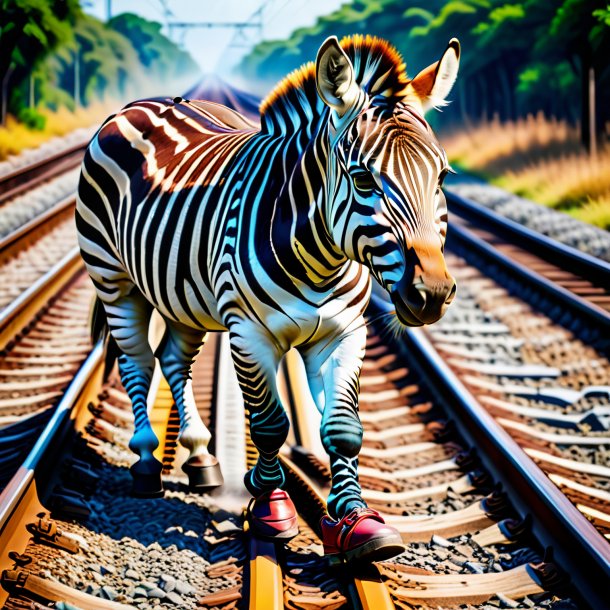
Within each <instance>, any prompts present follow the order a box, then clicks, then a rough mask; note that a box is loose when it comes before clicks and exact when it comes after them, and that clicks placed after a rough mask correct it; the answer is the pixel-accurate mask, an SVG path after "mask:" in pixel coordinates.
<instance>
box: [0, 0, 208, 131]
mask: <svg viewBox="0 0 610 610" xmlns="http://www.w3.org/2000/svg"><path fill="white" fill-rule="evenodd" d="M0 5H1V6H2V10H3V13H2V19H1V20H0V81H2V82H4V87H3V94H5V97H8V110H9V112H12V113H13V114H14V115H15V116H18V117H22V118H23V120H24V121H27V123H28V124H29V125H31V126H32V127H33V128H34V127H35V128H40V127H41V121H42V118H41V117H40V115H38V119H37V118H36V116H37V114H36V109H38V108H49V109H51V110H57V109H58V108H60V107H66V108H68V109H70V110H74V109H75V108H77V107H78V106H79V105H81V104H84V105H90V104H93V103H96V102H99V101H102V102H103V101H104V100H105V99H107V98H117V99H126V98H133V97H141V96H142V95H154V94H160V93H162V92H163V91H160V90H159V87H160V86H168V85H169V86H171V85H170V83H172V82H174V81H175V80H176V79H177V78H182V81H181V82H180V83H179V84H176V86H178V87H182V86H186V85H187V84H191V83H192V81H193V80H194V78H195V74H196V71H197V66H196V64H195V62H194V61H193V59H192V58H191V57H190V55H189V54H188V53H186V52H184V51H182V50H181V49H179V48H178V47H177V46H176V45H175V44H174V43H172V42H171V41H170V40H168V39H167V38H165V36H163V35H162V34H161V26H160V24H158V23H155V22H152V21H147V20H145V19H142V18H140V17H137V16H135V15H131V14H125V15H119V16H117V17H115V18H113V19H112V20H111V21H110V22H109V23H103V22H101V21H99V20H98V19H96V18H94V17H92V16H90V15H87V14H85V13H84V12H83V11H82V10H81V8H80V5H79V2H78V0H0ZM187 79H188V80H187ZM8 91H10V94H8V93H6V92H8ZM3 101H4V102H6V101H7V100H3ZM5 105H6V104H5V103H3V104H2V109H3V116H2V117H1V120H2V122H3V121H4V118H5V117H4V107H5ZM26 108H27V109H28V110H27V111H26V110H25V109H26Z"/></svg>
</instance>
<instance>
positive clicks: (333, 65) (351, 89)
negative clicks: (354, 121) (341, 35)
mask: <svg viewBox="0 0 610 610" xmlns="http://www.w3.org/2000/svg"><path fill="white" fill-rule="evenodd" d="M316 87H317V89H318V94H319V96H320V97H321V98H322V101H323V102H324V103H325V104H326V105H327V106H330V107H331V108H334V109H335V110H336V111H337V112H338V113H339V116H343V115H344V114H345V113H346V112H347V111H348V110H349V109H350V108H351V107H352V106H353V105H354V104H355V103H356V101H357V100H358V91H359V87H358V83H356V75H355V73H354V67H353V66H352V62H351V61H350V59H349V57H348V56H347V55H346V54H345V51H344V50H343V49H342V48H341V47H340V46H339V41H338V40H337V37H336V36H331V37H330V38H327V39H326V40H325V41H324V43H323V44H322V46H321V47H320V50H319V51H318V57H317V58H316Z"/></svg>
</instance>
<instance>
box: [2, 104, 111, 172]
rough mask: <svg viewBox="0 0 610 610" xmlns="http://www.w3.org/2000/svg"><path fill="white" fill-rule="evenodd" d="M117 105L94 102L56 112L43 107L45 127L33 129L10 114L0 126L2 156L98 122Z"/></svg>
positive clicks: (4, 157) (13, 153) (16, 152)
mask: <svg viewBox="0 0 610 610" xmlns="http://www.w3.org/2000/svg"><path fill="white" fill-rule="evenodd" d="M116 106H117V104H116V103H106V104H95V105H91V106H89V107H88V108H79V109H77V110H76V111H75V112H71V111H69V110H67V109H66V108H60V109H58V110H57V111H55V112H54V111H50V110H41V111H40V114H42V115H44V116H45V118H46V125H45V128H44V129H43V130H42V131H32V130H30V129H28V127H26V126H25V125H23V124H22V123H19V122H18V121H17V120H16V119H15V118H14V117H13V116H11V115H9V116H8V117H7V120H6V125H5V126H4V127H0V160H3V159H6V157H8V156H9V155H16V154H19V153H20V152H21V151H22V150H24V149H26V148H35V147H36V146H40V145H41V144H42V143H43V142H46V141H47V140H49V139H51V138H53V137H55V136H63V135H65V134H66V133H68V132H70V131H74V130H75V129H78V128H79V127H89V126H90V125H95V124H98V123H100V122H101V121H103V120H104V119H105V118H106V117H107V116H108V115H109V114H110V113H111V112H112V111H113V110H116Z"/></svg>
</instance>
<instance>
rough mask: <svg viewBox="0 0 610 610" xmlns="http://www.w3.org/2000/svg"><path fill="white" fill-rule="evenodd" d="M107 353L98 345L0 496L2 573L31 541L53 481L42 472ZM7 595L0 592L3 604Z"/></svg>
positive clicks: (94, 387) (97, 379)
mask: <svg viewBox="0 0 610 610" xmlns="http://www.w3.org/2000/svg"><path fill="white" fill-rule="evenodd" d="M103 365H104V349H103V346H102V345H101V343H98V344H97V345H96V346H95V347H94V348H93V350H92V351H91V352H90V354H89V356H88V358H87V359H86V360H85V362H84V363H83V364H82V366H81V367H80V369H79V370H78V372H77V374H76V375H75V376H74V379H73V380H72V382H71V383H70V385H69V386H68V389H67V390H66V392H65V393H64V396H63V397H62V399H61V401H60V403H59V404H58V406H57V408H56V410H55V412H54V413H53V416H52V417H51V419H50V420H49V422H48V423H47V425H46V426H45V428H44V430H43V432H42V434H41V435H40V437H39V438H38V440H37V441H36V444H35V445H34V447H33V448H32V450H31V451H30V453H29V455H28V457H27V458H26V460H25V462H24V463H23V465H22V466H21V467H20V468H19V470H18V471H17V473H15V475H14V476H13V478H12V479H11V481H10V482H9V484H8V485H7V487H6V488H5V489H4V491H3V492H2V493H1V494H0V572H1V571H3V570H11V569H13V566H14V561H13V559H11V558H10V557H9V555H8V554H9V552H10V551H15V552H17V553H23V552H24V551H25V548H26V546H27V543H28V541H29V539H30V534H29V533H28V532H27V530H26V528H25V525H26V524H27V523H28V522H29V521H31V520H32V519H33V518H34V516H35V515H36V514H37V513H38V512H40V511H41V510H45V509H44V506H43V504H42V502H41V498H44V496H45V495H46V492H47V488H48V487H49V484H50V479H49V477H47V476H40V475H41V471H43V470H46V469H48V467H49V466H50V465H51V466H52V465H53V464H51V462H53V460H52V459H50V458H52V456H53V454H54V452H56V451H57V450H58V448H59V447H60V446H61V444H62V442H63V439H64V437H65V435H66V434H67V433H68V431H69V429H70V427H71V426H72V423H73V421H74V420H75V419H76V418H77V417H78V416H79V413H80V412H81V411H82V410H84V409H86V406H87V404H88V403H89V401H90V399H91V398H92V397H93V396H94V395H95V394H96V393H97V392H98V390H99V387H101V379H102V373H103ZM6 599H7V592H6V591H5V590H4V589H3V588H0V603H2V604H3V603H4V602H5V601H6Z"/></svg>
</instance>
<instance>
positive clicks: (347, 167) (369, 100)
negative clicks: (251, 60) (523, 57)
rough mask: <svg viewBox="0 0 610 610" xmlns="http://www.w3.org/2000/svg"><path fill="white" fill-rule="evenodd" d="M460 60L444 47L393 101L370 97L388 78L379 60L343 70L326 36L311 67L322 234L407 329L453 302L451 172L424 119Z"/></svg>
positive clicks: (456, 51) (344, 60)
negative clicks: (322, 171)
mask: <svg viewBox="0 0 610 610" xmlns="http://www.w3.org/2000/svg"><path fill="white" fill-rule="evenodd" d="M459 55H460V46H459V43H458V41H457V40H456V39H453V40H451V42H450V43H449V45H448V47H447V49H446V51H445V52H444V54H443V56H442V57H441V59H440V60H439V61H438V62H436V63H434V64H432V65H431V66H429V67H428V68H426V69H425V70H423V71H422V72H420V73H419V74H418V75H417V76H416V77H415V78H414V79H413V80H411V81H407V80H406V78H405V79H404V88H403V90H402V91H401V93H400V96H399V97H396V96H395V95H394V96H392V95H388V93H387V91H381V92H379V89H383V79H384V77H386V76H387V72H383V71H382V70H380V69H379V63H380V60H379V58H372V59H371V58H369V61H368V62H367V61H365V60H364V59H363V58H362V57H360V56H358V55H357V54H355V55H354V59H355V61H354V62H353V63H352V61H351V60H350V57H349V56H348V54H347V53H346V52H345V50H344V49H343V48H342V47H341V46H340V45H339V43H338V41H337V39H336V38H334V37H332V38H329V39H328V40H326V41H325V42H324V44H323V45H322V47H321V48H320V51H319V52H318V57H317V60H316V85H317V89H318V94H319V96H320V97H321V99H322V101H323V102H324V103H325V104H326V105H327V106H329V107H330V112H329V114H328V117H329V118H328V133H329V147H330V150H329V151H328V155H327V168H326V170H327V184H326V201H325V205H326V210H325V217H326V222H327V226H328V229H329V232H330V233H331V235H332V237H333V240H334V241H335V243H336V244H337V246H338V247H339V248H340V249H341V250H342V251H343V253H344V254H345V255H346V256H347V257H349V258H351V259H352V260H356V261H358V262H360V263H362V264H364V265H366V266H367V267H368V268H369V269H370V271H371V273H372V275H373V277H375V279H376V280H377V281H378V282H379V283H380V284H381V285H382V286H383V287H384V288H385V289H386V290H387V291H388V292H389V294H390V296H391V298H392V301H393V303H394V306H395V309H396V313H397V316H398V319H399V320H400V321H401V322H402V323H403V324H405V325H408V326H420V325H422V324H431V323H433V322H436V321H437V320H438V319H440V318H441V316H442V315H443V313H444V312H445V310H446V308H447V306H448V305H449V303H450V302H451V301H452V300H453V297H454V295H455V288H456V285H455V280H454V279H453V277H452V276H451V275H450V274H449V272H448V270H447V266H446V264H445V259H444V256H443V251H444V244H445V237H446V231H447V205H446V201H445V197H444V195H443V192H442V190H441V185H442V182H443V179H444V177H445V175H446V174H447V173H448V172H449V171H451V170H450V168H449V165H448V162H447V157H446V155H445V152H444V150H443V149H442V148H441V146H440V144H439V142H438V140H437V139H436V137H435V135H434V133H433V132H432V129H431V128H430V126H429V125H428V123H427V122H426V120H425V119H424V118H423V115H424V112H425V111H426V110H427V109H428V108H430V107H433V106H439V105H442V104H443V103H444V100H445V97H446V96H447V94H448V93H449V90H450V89H451V87H452V85H453V83H454V81H455V78H456V76H457V70H458V65H459ZM401 68H402V69H403V70H404V66H401ZM384 70H385V68H384ZM380 72H382V75H381V76H379V73H380ZM371 75H372V76H371ZM379 83H381V86H380V84H379Z"/></svg>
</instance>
